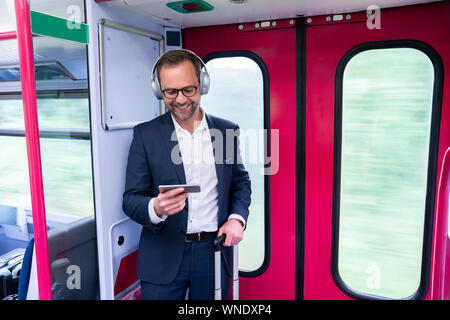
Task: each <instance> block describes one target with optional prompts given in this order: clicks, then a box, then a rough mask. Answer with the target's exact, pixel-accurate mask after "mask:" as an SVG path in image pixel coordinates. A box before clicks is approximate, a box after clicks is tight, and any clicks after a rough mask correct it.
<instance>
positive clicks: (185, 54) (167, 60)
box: [156, 50, 202, 81]
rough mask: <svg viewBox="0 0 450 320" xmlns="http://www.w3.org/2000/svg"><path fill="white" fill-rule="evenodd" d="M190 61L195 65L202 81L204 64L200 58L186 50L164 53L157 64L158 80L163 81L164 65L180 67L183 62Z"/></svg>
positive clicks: (198, 76)
mask: <svg viewBox="0 0 450 320" xmlns="http://www.w3.org/2000/svg"><path fill="white" fill-rule="evenodd" d="M185 60H188V61H191V62H192V63H193V64H194V67H195V72H196V74H197V78H198V79H199V81H200V71H201V69H202V63H201V62H200V61H199V60H198V58H197V57H196V56H195V55H193V54H192V53H191V52H189V51H186V50H170V51H167V52H166V53H164V54H163V55H162V56H161V57H160V58H159V60H158V62H157V63H156V74H157V77H158V80H159V81H161V78H160V77H159V74H160V71H161V68H162V66H164V65H172V66H175V65H178V64H180V63H182V62H183V61H185Z"/></svg>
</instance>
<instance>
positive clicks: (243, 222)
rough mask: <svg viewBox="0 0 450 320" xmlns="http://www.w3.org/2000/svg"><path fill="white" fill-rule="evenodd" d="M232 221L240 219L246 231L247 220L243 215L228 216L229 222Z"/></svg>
mask: <svg viewBox="0 0 450 320" xmlns="http://www.w3.org/2000/svg"><path fill="white" fill-rule="evenodd" d="M230 219H238V220H239V221H240V222H242V226H243V228H244V229H245V219H244V218H243V217H242V216H241V215H239V214H237V213H232V214H230V215H229V216H228V220H230Z"/></svg>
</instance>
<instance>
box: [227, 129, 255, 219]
mask: <svg viewBox="0 0 450 320" xmlns="http://www.w3.org/2000/svg"><path fill="white" fill-rule="evenodd" d="M235 130H237V131H236V132H237V134H236V135H235V141H234V144H233V145H234V163H233V165H232V172H231V188H230V198H231V207H230V214H238V215H240V216H242V217H243V218H244V219H245V221H246V222H247V218H248V214H249V210H248V208H249V206H250V202H251V193H252V191H251V183H250V177H249V174H248V172H247V170H246V169H245V167H244V164H243V162H242V157H241V151H240V142H239V127H236V128H235ZM245 225H247V223H245Z"/></svg>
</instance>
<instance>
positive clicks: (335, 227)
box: [331, 39, 444, 300]
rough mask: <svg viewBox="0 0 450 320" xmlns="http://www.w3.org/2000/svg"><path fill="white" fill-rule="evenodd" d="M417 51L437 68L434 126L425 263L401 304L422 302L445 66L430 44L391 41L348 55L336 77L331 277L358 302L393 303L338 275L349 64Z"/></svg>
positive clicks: (427, 281) (426, 281) (426, 285)
mask: <svg viewBox="0 0 450 320" xmlns="http://www.w3.org/2000/svg"><path fill="white" fill-rule="evenodd" d="M396 48H409V49H417V50H419V51H421V52H422V53H424V54H425V55H427V56H428V58H429V59H430V61H431V63H432V64H433V67H434V84H433V97H432V104H431V108H432V110H431V126H430V137H429V139H430V140H429V150H428V171H427V185H426V195H425V212H424V233H423V246H422V258H421V259H422V262H421V271H420V282H419V287H418V289H417V290H416V291H415V292H414V293H413V294H411V295H410V296H408V297H405V298H403V299H399V300H413V299H423V298H424V297H425V296H426V294H427V292H428V289H429V285H430V269H431V268H430V265H431V251H432V244H433V243H432V236H433V219H434V208H435V201H436V183H437V171H438V152H439V132H440V123H441V109H442V94H443V75H444V70H443V63H442V60H441V58H440V56H439V54H438V53H437V52H436V51H435V50H434V49H433V48H432V47H431V46H429V45H428V44H426V43H425V42H422V41H418V40H410V39H404V40H403V39H402V40H389V41H373V42H366V43H362V44H360V45H357V46H355V47H353V48H351V49H350V50H349V51H347V52H346V53H345V54H344V56H343V57H342V58H341V60H340V61H339V63H338V66H337V68H336V73H335V115H334V162H333V209H332V242H331V274H332V277H333V280H334V282H335V283H336V285H337V286H338V288H339V289H340V290H342V291H343V292H344V293H345V294H347V295H348V296H350V297H352V298H355V299H370V300H379V299H392V298H389V297H383V296H378V295H373V294H368V293H363V292H358V291H356V290H354V289H352V288H351V287H349V286H348V285H347V284H346V283H345V282H344V281H343V280H342V278H341V276H340V274H339V222H340V212H339V210H340V187H341V185H340V180H341V172H340V171H341V150H342V105H343V101H342V100H343V76H344V71H345V68H346V66H347V64H348V63H349V62H350V60H351V59H352V58H353V57H354V56H355V55H357V54H359V53H361V52H363V51H368V50H374V49H396Z"/></svg>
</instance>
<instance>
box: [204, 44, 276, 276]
mask: <svg viewBox="0 0 450 320" xmlns="http://www.w3.org/2000/svg"><path fill="white" fill-rule="evenodd" d="M234 57H244V58H249V59H251V60H253V61H254V62H255V63H256V64H257V65H258V66H259V68H260V70H261V73H262V77H263V104H264V105H263V108H264V110H263V126H264V127H263V129H265V130H267V131H266V132H268V133H270V86H269V71H268V69H267V66H266V64H265V63H264V60H263V59H262V58H261V57H260V56H258V55H257V54H255V53H253V52H252V51H248V50H230V51H216V52H212V53H209V54H207V55H206V56H204V57H202V60H203V62H204V63H205V65H206V63H207V62H209V61H211V60H213V59H218V58H234ZM270 146H271V144H270V134H268V135H267V144H266V145H265V146H264V148H265V149H264V154H265V155H267V156H268V157H270V156H271V154H270V150H271V148H270ZM265 168H270V164H268V165H265ZM264 195H265V196H264V259H263V262H262V264H261V266H260V267H259V268H258V269H256V270H254V271H241V270H239V276H242V277H248V278H254V277H258V276H260V275H262V274H263V273H264V272H265V271H266V270H267V268H268V267H269V263H270V175H264Z"/></svg>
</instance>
